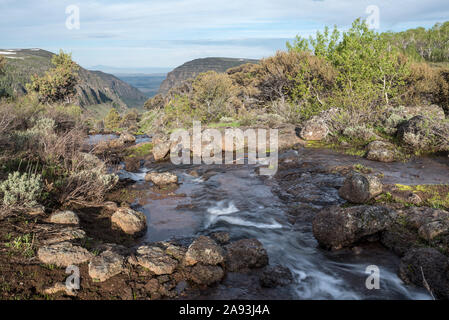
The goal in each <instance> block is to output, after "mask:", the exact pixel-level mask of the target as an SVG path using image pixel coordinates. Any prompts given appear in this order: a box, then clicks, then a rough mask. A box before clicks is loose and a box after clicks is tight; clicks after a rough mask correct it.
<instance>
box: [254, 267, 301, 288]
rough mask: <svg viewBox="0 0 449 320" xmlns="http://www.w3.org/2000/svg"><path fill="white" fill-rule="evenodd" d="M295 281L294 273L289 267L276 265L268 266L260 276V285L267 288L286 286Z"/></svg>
mask: <svg viewBox="0 0 449 320" xmlns="http://www.w3.org/2000/svg"><path fill="white" fill-rule="evenodd" d="M292 282H293V275H292V272H291V271H290V269H289V268H287V267H284V266H280V265H276V266H267V267H266V268H265V270H264V271H263V274H262V276H261V278H260V285H261V286H262V287H265V288H275V287H278V286H286V285H289V284H290V283H292Z"/></svg>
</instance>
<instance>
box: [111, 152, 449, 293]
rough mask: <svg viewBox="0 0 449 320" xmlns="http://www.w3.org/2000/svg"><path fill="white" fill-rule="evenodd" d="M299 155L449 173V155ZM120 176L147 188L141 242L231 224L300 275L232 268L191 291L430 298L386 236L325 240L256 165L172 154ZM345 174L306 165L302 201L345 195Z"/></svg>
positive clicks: (305, 159)
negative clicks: (165, 187)
mask: <svg viewBox="0 0 449 320" xmlns="http://www.w3.org/2000/svg"><path fill="white" fill-rule="evenodd" d="M293 155H294V157H297V160H298V161H299V162H301V163H303V164H305V167H307V164H313V166H314V167H316V166H329V167H333V166H344V165H352V164H354V163H361V164H363V165H365V166H369V167H371V168H374V169H375V170H376V171H380V172H382V173H383V174H384V178H383V182H384V183H401V184H424V183H425V184H438V183H443V182H444V181H449V170H448V167H449V161H448V159H447V158H418V159H415V160H412V161H409V162H406V163H405V162H398V163H392V164H385V163H379V162H373V161H369V160H366V159H361V158H358V157H353V156H347V155H342V154H337V153H335V152H333V151H330V150H321V149H301V150H299V151H295V152H294V153H293ZM151 171H158V172H164V171H169V172H172V173H175V174H177V175H178V177H179V181H180V185H179V188H177V189H175V190H172V191H164V192H162V191H161V190H159V189H157V188H154V187H153V186H152V184H151V183H150V182H146V181H145V179H144V177H145V174H146V173H147V172H151ZM119 176H120V178H121V179H132V180H133V181H134V184H133V185H132V186H131V187H130V188H132V189H135V190H139V191H140V192H139V195H140V196H139V197H138V198H137V199H135V202H134V203H133V206H134V207H135V208H137V209H138V210H141V211H142V212H144V213H145V215H146V216H147V219H148V232H147V233H146V236H145V237H144V238H143V239H142V240H141V241H142V242H154V241H162V240H173V239H186V238H193V237H195V236H198V235H208V234H210V233H212V232H218V231H224V232H228V233H229V234H230V237H231V240H238V239H242V238H257V239H258V240H259V241H261V242H262V243H263V245H264V247H265V248H266V250H267V252H268V255H269V259H270V265H276V264H280V265H283V266H286V267H288V268H289V269H290V270H291V271H292V273H293V275H294V282H293V284H291V285H289V286H287V287H284V288H276V289H263V288H261V287H260V286H258V285H256V283H255V282H256V281H257V280H256V278H254V277H252V276H251V275H241V274H232V273H231V274H228V276H227V277H226V279H225V280H224V281H223V282H222V283H221V284H219V285H217V286H215V287H213V288H210V289H207V290H206V291H203V292H201V293H198V294H197V295H195V296H192V297H193V298H195V299H430V298H431V297H430V296H429V295H428V293H427V292H426V291H425V290H421V289H418V288H416V287H413V286H408V285H405V284H404V283H403V282H402V281H401V280H400V279H399V277H398V276H397V269H398V266H399V258H398V257H397V256H396V255H394V254H393V253H392V252H390V251H388V250H387V249H385V248H384V247H382V246H381V245H380V244H377V243H371V244H367V245H363V246H362V248H361V250H360V252H357V253H355V252H354V251H353V250H349V249H348V250H340V251H335V252H329V251H326V250H323V249H321V248H319V247H318V243H317V241H316V240H315V238H314V236H313V233H312V227H311V223H310V221H309V220H307V219H304V221H303V220H301V219H299V221H295V222H292V221H291V219H289V218H288V212H289V208H288V201H285V199H284V200H281V198H280V197H279V194H278V193H277V192H275V190H277V189H279V188H280V186H279V181H278V180H276V179H275V178H269V177H262V176H259V175H258V174H257V173H256V166H249V165H196V166H194V165H183V166H174V165H172V164H171V163H169V162H168V163H157V164H153V165H151V167H144V168H141V169H140V171H139V172H137V173H131V172H127V171H125V170H121V171H120V172H119ZM343 179H344V177H343V176H341V175H339V174H331V173H322V172H321V171H314V170H311V171H310V172H308V171H307V170H306V171H305V172H304V173H302V174H301V176H300V178H299V179H298V180H297V182H295V183H296V184H295V185H294V187H295V188H299V190H300V191H301V192H302V193H303V194H304V197H303V198H301V197H300V199H302V200H300V202H301V203H300V205H303V206H304V208H307V207H314V208H321V207H323V206H327V205H333V204H341V203H344V201H343V200H342V199H341V198H339V196H338V187H339V186H341V184H342V182H343ZM305 210H306V209H305ZM299 211H301V210H299ZM300 213H301V212H300ZM370 265H376V266H378V268H379V269H380V289H378V290H368V289H367V288H366V286H365V281H366V279H367V277H368V276H369V274H367V273H365V271H366V268H367V267H368V266H370ZM192 297H190V298H192Z"/></svg>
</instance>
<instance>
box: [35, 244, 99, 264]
mask: <svg viewBox="0 0 449 320" xmlns="http://www.w3.org/2000/svg"><path fill="white" fill-rule="evenodd" d="M37 256H38V258H39V260H40V261H42V262H43V263H45V264H51V265H56V266H60V267H67V266H70V265H79V264H82V263H85V262H87V261H89V260H90V259H91V258H92V257H93V254H92V253H90V252H89V251H87V250H86V249H84V248H83V247H80V246H76V245H72V244H71V243H70V242H62V243H57V244H52V245H48V246H43V247H41V248H39V250H38V251H37Z"/></svg>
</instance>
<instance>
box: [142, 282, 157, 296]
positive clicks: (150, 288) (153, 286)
mask: <svg viewBox="0 0 449 320" xmlns="http://www.w3.org/2000/svg"><path fill="white" fill-rule="evenodd" d="M159 287H160V285H159V281H157V279H155V278H153V279H150V280H148V282H147V283H146V284H145V291H147V292H149V293H150V294H151V295H154V294H156V293H157V292H158V291H159Z"/></svg>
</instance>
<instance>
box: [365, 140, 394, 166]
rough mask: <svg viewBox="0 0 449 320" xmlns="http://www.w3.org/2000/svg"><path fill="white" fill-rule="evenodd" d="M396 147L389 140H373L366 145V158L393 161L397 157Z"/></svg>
mask: <svg viewBox="0 0 449 320" xmlns="http://www.w3.org/2000/svg"><path fill="white" fill-rule="evenodd" d="M396 149H397V147H396V146H395V145H393V144H391V143H389V142H384V141H373V142H371V143H370V144H368V146H367V150H368V152H367V154H366V158H367V159H368V160H373V161H380V162H393V161H395V160H396V159H397V158H398V153H397V151H396Z"/></svg>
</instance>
